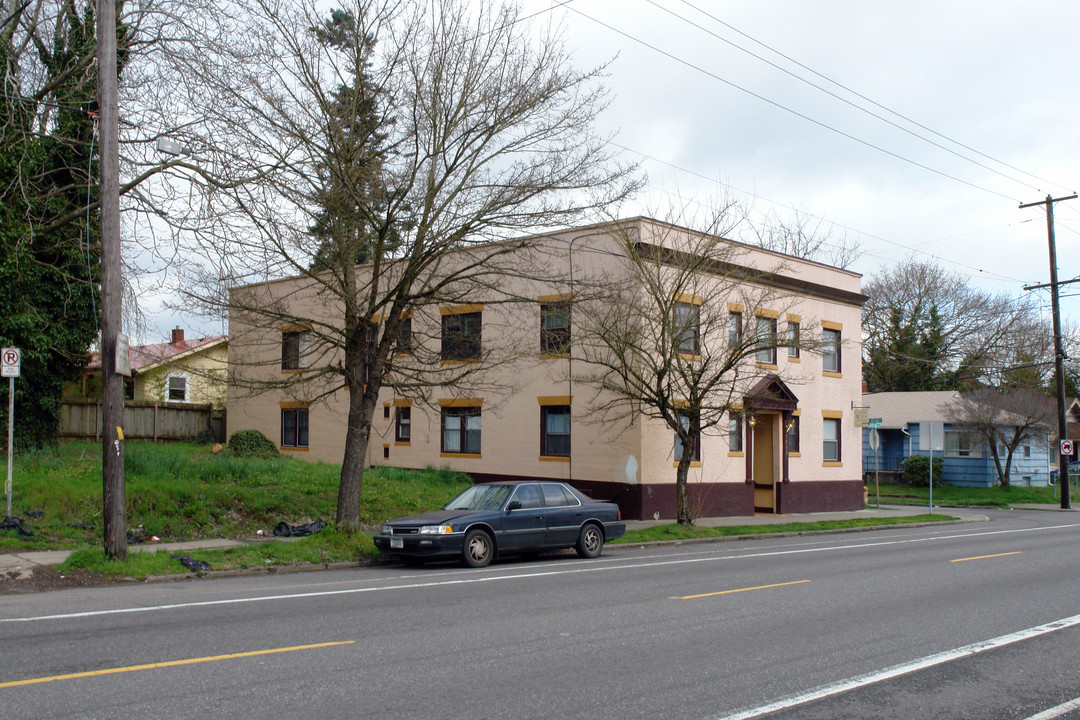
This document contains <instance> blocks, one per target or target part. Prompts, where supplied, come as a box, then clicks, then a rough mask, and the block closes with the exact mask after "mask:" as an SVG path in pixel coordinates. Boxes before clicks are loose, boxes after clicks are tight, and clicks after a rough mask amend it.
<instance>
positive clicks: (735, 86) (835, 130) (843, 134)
mask: <svg viewBox="0 0 1080 720" xmlns="http://www.w3.org/2000/svg"><path fill="white" fill-rule="evenodd" d="M566 8H567V9H568V10H570V11H571V12H574V13H576V14H578V15H580V16H581V17H583V18H585V19H586V20H591V21H592V22H594V23H596V24H597V25H600V26H601V27H604V28H607V29H608V30H610V31H612V32H614V33H616V34H618V35H621V36H623V37H624V38H626V39H627V40H631V41H633V42H635V43H638V44H639V45H642V46H644V47H646V48H648V49H650V50H652V51H653V52H657V53H659V54H661V55H663V56H664V57H667V58H669V59H671V60H674V61H675V62H677V63H679V64H681V65H685V66H686V67H688V68H691V69H693V70H696V71H698V72H699V73H701V74H703V75H706V76H708V77H711V78H712V79H714V80H716V81H718V82H721V83H723V84H725V85H727V86H728V87H730V88H733V89H735V90H738V91H739V92H742V93H745V94H747V95H750V96H751V97H754V98H757V99H758V100H761V101H762V102H764V103H768V104H769V105H772V106H773V107H775V108H777V109H779V110H783V111H784V112H786V113H790V114H792V115H795V116H796V117H799V118H802V119H803V120H806V121H807V122H809V123H812V124H814V125H817V126H818V127H821V128H823V129H825V130H829V131H830V132H833V133H836V134H837V135H840V136H841V137H845V138H847V139H849V140H852V141H854V142H857V143H859V144H860V145H864V146H866V147H868V148H871V149H873V150H877V151H878V152H880V153H883V154H885V155H888V156H889V157H892V158H895V159H897V160H900V161H901V162H906V163H908V164H910V165H914V166H915V167H918V168H922V169H923V170H926V171H927V172H931V173H934V174H935V175H940V176H941V177H944V178H947V179H949V180H952V181H954V182H958V183H960V184H962V185H967V186H968V187H971V188H974V189H976V190H981V191H982V192H985V193H988V194H990V195H996V196H997V197H1000V198H1003V199H1005V200H1011V201H1015V200H1016V198H1013V197H1010V196H1009V195H1005V194H1004V193H1000V192H998V191H996V190H991V189H990V188H987V187H983V186H981V185H977V184H975V183H973V182H969V181H967V180H963V179H961V178H958V177H956V176H955V175H950V174H949V173H946V172H944V171H942V170H937V169H935V168H932V167H930V166H929V165H926V164H924V163H920V162H918V161H917V160H912V159H911V158H908V157H904V156H903V155H900V154H898V153H894V152H892V151H891V150H886V149H885V148H883V147H881V146H880V145H875V144H874V143H872V142H869V141H867V140H863V139H862V138H859V137H856V136H855V135H852V134H851V133H848V132H845V131H843V130H840V129H839V128H835V127H833V126H832V125H829V124H828V123H825V122H822V121H821V120H816V119H815V118H812V117H810V116H809V115H807V114H805V113H802V112H799V111H798V110H794V109H792V108H789V107H787V106H786V105H783V104H781V103H779V102H777V101H775V100H771V99H769V98H767V97H765V96H764V95H761V94H760V93H756V92H754V91H753V90H750V89H748V88H745V87H743V86H741V85H738V84H737V83H734V82H732V81H730V80H727V79H725V78H722V77H720V76H719V75H717V74H716V73H714V72H711V71H709V70H706V69H705V68H703V67H701V66H700V65H695V64H694V63H692V62H690V61H689V60H684V59H683V58H681V57H678V56H677V55H674V54H672V53H669V52H667V51H666V50H662V49H660V48H659V47H657V46H656V45H653V44H651V43H648V42H646V41H644V40H642V39H641V38H638V37H636V36H634V35H631V34H630V33H627V32H624V31H623V30H620V29H618V28H616V27H614V26H613V25H610V24H608V23H606V22H604V21H602V20H598V19H596V18H594V17H592V16H591V15H588V14H586V13H583V12H582V11H580V10H578V9H577V8H574V7H570V6H569V5H567V6H566Z"/></svg>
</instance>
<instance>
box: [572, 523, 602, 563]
mask: <svg viewBox="0 0 1080 720" xmlns="http://www.w3.org/2000/svg"><path fill="white" fill-rule="evenodd" d="M574 549H575V550H577V554H578V557H583V558H597V557H600V553H602V552H603V551H604V532H603V531H602V530H601V529H600V528H599V527H597V526H596V525H594V524H593V523H589V524H588V525H586V526H585V527H583V528H581V532H580V533H578V541H577V545H576V546H574Z"/></svg>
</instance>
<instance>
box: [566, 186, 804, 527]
mask: <svg viewBox="0 0 1080 720" xmlns="http://www.w3.org/2000/svg"><path fill="white" fill-rule="evenodd" d="M733 215H734V212H733V209H732V206H731V205H728V206H725V207H723V208H722V209H721V210H720V211H718V212H717V213H716V216H715V219H714V221H713V223H712V225H711V227H709V228H708V229H707V231H705V232H696V231H690V230H686V229H684V228H680V227H677V226H675V225H669V226H667V228H666V230H665V231H664V232H662V233H661V235H660V236H659V237H655V238H641V237H638V236H637V234H636V233H633V232H624V233H620V234H619V235H618V238H617V239H618V241H619V245H620V250H621V254H623V255H624V256H625V264H626V272H625V273H624V274H623V275H622V276H621V277H603V278H599V277H592V278H589V277H586V278H583V279H580V280H579V281H578V282H577V283H576V285H575V301H574V313H575V314H574V321H575V323H576V327H577V328H578V337H579V338H580V343H579V345H580V348H581V353H582V355H583V359H584V360H585V362H586V363H587V367H588V368H589V369H587V370H586V371H585V373H584V375H583V379H584V381H585V382H587V383H589V384H591V385H592V386H593V387H594V388H595V390H596V394H595V397H594V399H593V403H592V405H593V407H594V410H593V412H594V413H595V414H596V415H597V416H598V417H599V418H601V419H603V420H605V421H610V420H613V419H621V420H626V419H627V418H630V419H631V420H632V419H634V418H635V417H646V418H652V419H656V420H660V421H662V422H664V423H665V424H666V425H667V426H668V427H669V428H671V430H672V432H673V434H674V437H676V438H677V443H676V445H675V455H676V460H677V462H678V468H677V471H676V518H677V521H678V522H679V523H680V524H691V523H692V522H693V519H694V518H693V507H692V504H691V502H690V498H689V493H688V488H687V479H688V475H689V470H690V466H691V463H692V461H693V460H694V457H695V455H696V454H697V453H698V450H699V442H700V437H701V435H702V434H706V435H709V434H714V435H727V434H728V433H729V424H730V420H731V418H732V414H733V413H736V414H738V413H740V412H741V411H742V407H741V403H742V399H743V398H742V394H741V393H744V392H745V391H746V390H747V388H749V387H750V386H751V385H752V384H753V382H754V381H755V380H759V379H761V378H762V377H763V376H765V375H766V374H769V373H774V372H776V371H775V370H769V369H766V368H769V367H776V352H777V349H778V348H784V347H788V346H789V345H792V346H795V347H799V348H801V349H804V350H813V349H816V348H815V347H814V345H815V341H814V340H813V339H812V337H813V335H814V334H813V333H811V332H805V331H804V332H801V333H799V334H798V335H797V336H794V337H793V336H789V335H787V328H778V327H777V318H778V317H781V316H783V314H784V313H785V312H786V311H787V310H789V309H790V307H791V305H793V304H794V298H793V297H792V296H791V295H790V294H786V293H785V292H784V291H781V290H778V289H776V288H775V287H771V286H770V285H769V284H768V283H763V282H761V281H762V280H763V279H764V278H765V277H766V276H769V275H770V274H772V273H777V272H781V271H782V270H783V267H782V265H781V264H780V263H779V262H778V263H777V265H776V267H767V268H765V267H757V268H754V263H751V262H747V261H748V255H749V253H750V248H749V247H748V246H745V245H740V244H738V243H733V242H731V241H729V240H725V239H724V235H725V234H727V233H728V232H729V231H730V230H731V229H732V227H731V225H732V220H731V218H732V217H733ZM758 262H760V260H759V261H758ZM734 305H737V306H738V307H739V311H738V312H737V313H735V312H732V311H731V308H732V307H733V306H734ZM807 320H809V318H807ZM744 322H745V323H746V326H744V325H743V323H744ZM802 329H803V330H806V329H807V328H806V327H805V326H804V327H803V328H802Z"/></svg>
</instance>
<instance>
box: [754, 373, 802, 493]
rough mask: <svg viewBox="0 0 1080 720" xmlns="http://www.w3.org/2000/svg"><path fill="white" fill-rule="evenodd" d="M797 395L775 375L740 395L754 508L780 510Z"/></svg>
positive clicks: (797, 401)
mask: <svg viewBox="0 0 1080 720" xmlns="http://www.w3.org/2000/svg"><path fill="white" fill-rule="evenodd" d="M798 406H799V399H798V398H797V397H795V394H794V393H793V392H791V388H789V387H788V386H787V384H786V383H784V381H783V380H781V379H780V378H779V377H778V376H776V375H766V376H765V377H764V378H762V379H761V381H760V382H758V383H757V384H756V385H754V387H752V388H751V389H750V390H749V392H747V394H746V396H745V397H744V398H743V413H744V415H745V418H746V446H747V447H746V482H747V484H749V485H752V486H753V488H754V512H763V513H779V512H783V484H784V483H787V482H790V480H791V478H790V477H789V475H788V444H787V442H786V439H787V431H788V429H789V428H790V427H791V423H792V422H793V416H794V413H795V412H796V410H798Z"/></svg>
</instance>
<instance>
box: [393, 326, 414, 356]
mask: <svg viewBox="0 0 1080 720" xmlns="http://www.w3.org/2000/svg"><path fill="white" fill-rule="evenodd" d="M396 349H397V354H398V355H412V353H413V337H412V317H411V316H410V317H406V318H402V319H401V327H400V328H398V338H397V348H396Z"/></svg>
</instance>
